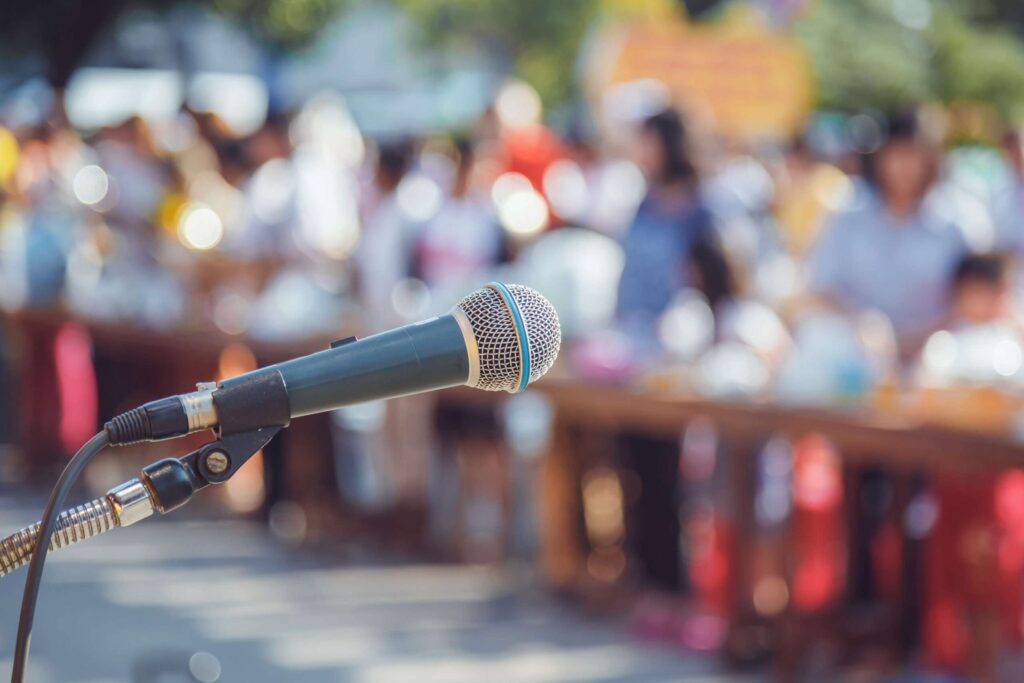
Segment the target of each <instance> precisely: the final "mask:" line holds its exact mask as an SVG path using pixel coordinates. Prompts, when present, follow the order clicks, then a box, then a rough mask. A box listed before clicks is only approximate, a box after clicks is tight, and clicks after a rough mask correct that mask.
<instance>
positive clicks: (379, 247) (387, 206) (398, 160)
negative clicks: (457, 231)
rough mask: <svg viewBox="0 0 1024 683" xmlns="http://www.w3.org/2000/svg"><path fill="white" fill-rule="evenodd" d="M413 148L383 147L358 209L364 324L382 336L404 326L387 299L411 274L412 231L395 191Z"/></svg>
mask: <svg viewBox="0 0 1024 683" xmlns="http://www.w3.org/2000/svg"><path fill="white" fill-rule="evenodd" d="M413 153H414V147H413V144H412V142H410V141H408V140H402V141H397V142H385V143H381V145H380V147H379V149H378V152H377V166H376V169H375V171H374V175H373V181H372V183H371V184H370V186H369V187H368V188H367V190H366V192H365V194H364V196H363V203H362V207H361V208H362V211H361V213H362V223H363V231H362V235H361V237H360V241H359V245H358V246H357V248H356V252H355V266H356V281H357V287H358V291H359V298H360V302H361V303H362V306H363V313H364V322H365V323H366V324H367V326H368V328H369V329H371V330H374V331H380V330H384V329H387V328H389V327H393V326H395V325H398V324H402V323H404V322H406V321H404V320H401V319H400V316H399V315H398V313H397V312H396V311H395V307H394V305H393V304H392V300H391V295H392V292H393V291H394V288H395V285H397V284H398V283H399V282H400V281H401V280H402V279H404V278H406V277H408V276H409V274H410V269H411V266H412V255H413V244H414V242H413V239H414V237H415V228H416V226H415V225H413V224H412V222H411V221H410V220H409V219H408V218H407V217H406V216H405V214H404V213H403V212H402V209H401V207H400V206H399V203H398V186H399V185H400V184H401V182H402V179H403V178H404V177H405V175H406V173H408V171H409V169H410V167H411V165H412V160H413Z"/></svg>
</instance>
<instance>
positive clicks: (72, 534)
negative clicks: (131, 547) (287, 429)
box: [0, 425, 285, 577]
mask: <svg viewBox="0 0 1024 683" xmlns="http://www.w3.org/2000/svg"><path fill="white" fill-rule="evenodd" d="M284 426H285V425H279V426H273V427H261V428H258V429H254V430H251V431H246V432H240V433H235V434H230V435H224V436H221V437H220V438H218V439H217V440H215V441H211V442H210V443H208V444H205V445H203V446H201V447H199V448H197V449H196V450H194V451H192V452H191V453H189V454H188V455H185V456H183V457H181V458H164V459H162V460H158V461H156V462H154V463H153V464H151V465H148V466H146V467H144V468H142V473H141V475H140V476H139V477H138V478H135V479H132V480H130V481H127V482H125V483H123V484H121V485H120V486H116V487H114V488H113V489H111V490H110V491H108V492H107V494H106V495H105V496H102V497H100V498H97V499H95V500H92V501H90V502H88V503H85V504H83V505H79V506H77V507H74V508H71V509H70V510H66V511H65V512H62V513H61V515H60V517H59V518H58V522H57V528H56V531H55V532H54V534H53V536H52V537H51V539H50V544H49V547H50V550H51V551H53V550H58V549H60V548H66V547H68V546H71V545H74V544H75V543H79V542H80V541H84V540H86V539H88V538H92V537H93V536H98V535H100V534H102V533H106V532H107V531H110V530H111V529H114V528H116V527H124V526H131V525H132V524H135V523H136V522H139V521H141V520H143V519H146V518H147V517H150V516H152V515H153V513H154V512H159V513H160V514H167V513H168V512H171V511H172V510H177V509H178V508H180V507H182V506H183V505H185V503H187V502H188V501H189V500H191V499H192V496H193V494H195V493H196V492H197V491H201V490H203V489H205V488H206V487H207V486H210V485H211V484H223V483H224V482H225V481H227V480H228V479H230V478H231V477H232V476H233V475H234V474H235V472H237V471H238V470H239V468H241V467H242V465H244V464H245V463H246V462H248V461H249V459H250V458H251V457H252V456H253V455H255V454H256V453H257V452H258V451H259V450H260V449H261V448H263V447H264V446H266V445H267V443H269V442H270V440H271V439H273V438H274V437H275V436H276V435H277V433H278V432H280V431H281V430H282V429H283V428H284ZM38 534H39V524H38V523H36V524H33V525H32V526H29V527H25V528H24V529H22V530H20V531H18V532H16V533H13V534H11V535H10V536H8V537H7V538H5V539H3V540H2V541H0V577H3V576H6V575H7V574H10V573H11V572H13V571H14V570H16V569H18V568H19V567H21V566H23V565H26V564H28V563H29V561H30V560H31V559H32V549H33V547H34V545H35V541H36V537H37V536H38Z"/></svg>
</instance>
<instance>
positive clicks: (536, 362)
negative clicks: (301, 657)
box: [458, 285, 562, 391]
mask: <svg viewBox="0 0 1024 683" xmlns="http://www.w3.org/2000/svg"><path fill="white" fill-rule="evenodd" d="M506 287H508V290H509V291H510V292H511V293H512V298H513V299H514V300H515V302H516V304H517V305H518V306H519V311H520V315H522V317H523V322H524V323H525V325H526V338H527V340H528V341H529V346H530V382H533V381H535V380H538V379H540V378H541V377H542V376H543V375H544V373H546V372H547V371H548V370H550V369H551V366H552V365H554V364H555V359H556V358H557V357H558V349H559V347H560V346H561V344H562V328H561V326H560V325H559V323H558V314H557V313H556V312H555V308H554V306H552V305H551V304H550V303H549V302H548V300H547V299H545V298H544V297H543V296H542V295H541V294H540V293H538V292H536V291H535V290H533V289H530V288H529V287H524V286H523V285H506ZM458 307H459V308H461V309H462V311H463V312H464V313H465V314H466V317H467V318H469V323H470V325H471V326H472V328H473V336H474V337H476V345H477V351H478V353H479V356H480V378H479V380H478V381H477V382H476V384H475V385H474V386H475V387H476V388H478V389H484V390H485V391H515V390H516V389H517V388H518V387H519V381H520V377H519V373H520V372H521V369H522V360H521V358H520V355H519V343H518V341H517V339H516V327H515V323H514V322H513V320H512V314H511V313H510V312H509V310H508V308H507V307H506V306H505V302H504V300H503V299H502V298H501V295H499V294H498V293H497V292H495V291H494V290H493V289H491V288H489V287H484V288H483V289H478V290H477V291H475V292H473V293H472V294H470V295H469V296H467V297H466V298H464V299H463V300H462V301H460V302H459V305H458Z"/></svg>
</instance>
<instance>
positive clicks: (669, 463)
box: [617, 109, 732, 590]
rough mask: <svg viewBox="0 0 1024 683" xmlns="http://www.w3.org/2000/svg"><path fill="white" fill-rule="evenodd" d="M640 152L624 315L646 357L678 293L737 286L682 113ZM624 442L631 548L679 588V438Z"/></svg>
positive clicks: (651, 132) (666, 583)
mask: <svg viewBox="0 0 1024 683" xmlns="http://www.w3.org/2000/svg"><path fill="white" fill-rule="evenodd" d="M634 152H635V157H636V162H637V164H638V165H639V166H640V169H641V170H642V171H643V172H644V174H645V176H646V177H647V183H648V191H647V195H646V197H645V198H644V200H643V201H642V203H641V204H640V206H639V208H638V209H637V212H636V215H635V216H634V218H633V221H632V223H631V225H630V227H629V229H628V231H627V233H626V235H625V239H624V250H625V266H624V269H623V273H622V278H621V280H620V284H619V295H618V312H617V318H618V320H619V324H620V326H621V327H622V328H623V330H624V331H625V332H626V333H627V334H628V335H630V336H631V341H632V342H633V343H634V344H635V346H636V347H637V349H638V352H639V353H640V354H641V355H643V354H649V353H652V352H654V351H655V350H656V345H657V341H656V340H657V338H658V337H657V334H656V328H657V321H658V318H659V317H660V316H661V314H662V313H663V312H664V311H665V309H666V308H667V307H668V306H669V304H670V302H671V301H672V298H673V296H674V295H675V294H676V292H677V291H679V290H680V289H682V288H683V287H685V286H687V285H691V286H692V285H696V286H697V287H698V288H700V289H701V290H702V291H703V292H704V294H705V296H707V298H708V300H709V301H710V302H711V304H712V306H714V305H716V304H718V303H721V302H722V301H724V300H725V299H726V298H727V297H728V296H729V295H730V294H731V289H732V285H731V275H730V272H729V269H728V266H727V264H726V262H725V259H724V257H723V256H722V254H721V252H720V250H719V249H718V247H717V245H716V242H715V239H714V229H713V226H712V222H711V216H710V213H709V211H708V209H707V207H706V206H705V205H704V203H703V201H702V199H701V194H700V175H699V173H698V170H697V166H696V164H695V162H694V160H693V157H692V155H691V151H690V146H689V144H688V140H687V137H686V128H685V125H684V123H683V119H682V117H681V116H680V115H679V113H678V112H676V111H675V110H672V109H668V110H665V111H663V112H661V113H659V114H656V115H654V116H651V117H649V118H647V119H646V120H644V122H643V123H642V124H641V126H640V129H639V131H638V132H637V135H636V138H635V150H634ZM622 445H623V447H624V448H623V450H624V458H625V464H626V466H627V467H628V468H629V469H631V470H633V471H634V472H636V474H637V476H638V477H639V479H640V485H641V491H640V495H639V496H638V498H637V500H636V503H635V504H634V505H632V506H631V509H630V510H629V512H628V513H627V534H628V536H629V543H630V545H631V547H632V551H633V553H634V555H635V557H636V558H637V560H638V561H639V564H640V566H641V567H642V570H643V574H644V575H645V576H646V579H647V581H648V582H649V584H650V585H651V586H653V587H656V588H660V589H666V590H674V589H678V588H679V587H680V586H681V584H682V576H683V572H682V571H681V568H680V552H679V547H680V532H681V530H680V522H679V514H678V512H679V511H678V501H677V500H676V498H677V490H678V472H679V444H678V441H677V440H675V439H672V440H663V439H657V438H651V437H649V436H642V435H630V434H626V435H624V436H623V441H622Z"/></svg>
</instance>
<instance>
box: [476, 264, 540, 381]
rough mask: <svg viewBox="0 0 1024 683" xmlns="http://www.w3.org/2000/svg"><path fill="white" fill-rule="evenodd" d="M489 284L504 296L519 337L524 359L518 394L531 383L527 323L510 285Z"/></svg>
mask: <svg viewBox="0 0 1024 683" xmlns="http://www.w3.org/2000/svg"><path fill="white" fill-rule="evenodd" d="M487 286H488V287H490V288H491V289H493V290H494V291H495V292H497V293H498V296H500V297H501V298H502V300H503V301H504V302H505V305H506V306H507V307H508V310H509V313H511V314H512V322H513V324H514V325H515V328H516V337H518V339H519V356H520V358H522V361H523V362H522V368H521V372H520V375H519V388H517V389H516V390H515V393H517V394H518V393H519V392H521V391H523V390H524V389H526V385H527V384H529V383H530V342H529V339H528V338H527V336H526V324H525V323H524V322H523V316H522V314H521V313H520V311H519V305H518V304H516V300H515V299H514V298H513V297H512V292H510V291H509V289H508V287H506V286H505V285H503V284H502V283H500V282H492V283H490V284H489V285H487Z"/></svg>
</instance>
